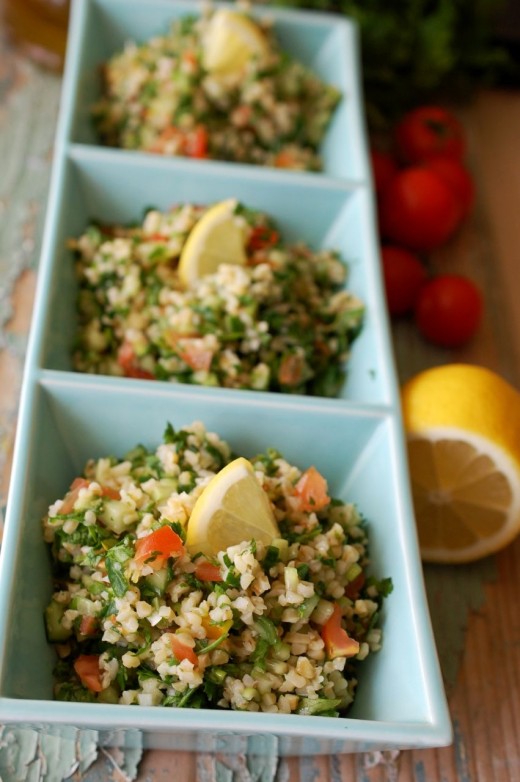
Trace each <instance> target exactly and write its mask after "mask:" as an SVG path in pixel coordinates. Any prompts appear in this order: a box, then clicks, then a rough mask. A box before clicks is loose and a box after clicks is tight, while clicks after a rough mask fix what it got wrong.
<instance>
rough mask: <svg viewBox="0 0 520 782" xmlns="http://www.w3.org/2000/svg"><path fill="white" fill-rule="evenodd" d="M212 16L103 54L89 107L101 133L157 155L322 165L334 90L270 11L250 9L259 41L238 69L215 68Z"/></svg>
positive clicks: (300, 166) (295, 166) (250, 20)
mask: <svg viewBox="0 0 520 782" xmlns="http://www.w3.org/2000/svg"><path fill="white" fill-rule="evenodd" d="M215 13H218V12H215ZM220 13H222V12H220ZM212 18H213V12H212V11H211V10H208V11H207V12H206V13H203V14H202V15H201V16H189V17H186V18H182V19H180V20H177V21H176V22H174V24H173V25H172V27H171V30H170V32H168V33H167V34H165V35H158V36H156V37H154V38H152V39H151V40H149V41H147V42H145V43H141V44H137V43H135V42H129V43H127V44H126V46H125V47H124V49H123V50H122V51H120V52H118V53H116V54H115V55H114V56H113V57H111V59H110V60H108V61H107V62H106V63H105V64H104V67H103V71H102V73H103V78H102V97H101V98H100V99H99V101H98V102H97V103H96V104H95V105H94V106H93V109H92V114H93V119H94V123H95V127H96V130H97V133H98V135H99V137H100V139H101V141H102V142H103V143H105V144H107V145H109V146H115V147H123V148H125V149H133V150H143V151H147V152H153V153H157V154H163V155H181V156H187V157H192V158H212V159H218V160H227V161H235V162H241V163H252V164H256V165H263V166H275V167H280V168H288V169H300V170H319V169H320V168H321V163H320V159H319V156H318V148H319V145H320V143H321V141H322V139H323V136H324V134H325V131H326V128H327V126H328V125H329V122H330V119H331V116H332V114H333V111H334V109H335V107H336V105H337V104H338V101H339V99H340V93H339V91H338V90H337V89H336V88H335V87H333V86H331V85H327V84H325V83H323V81H322V80H321V79H319V78H318V77H317V76H316V75H314V74H313V73H312V72H311V71H310V70H309V68H307V67H306V66H304V65H303V64H301V63H300V62H298V61H296V60H295V59H293V58H292V57H291V56H290V55H289V54H288V53H287V52H285V51H283V50H282V49H281V48H280V46H279V44H278V43H277V41H276V38H275V35H274V31H273V27H272V24H270V23H269V21H268V20H266V19H263V20H253V18H252V17H249V16H247V17H246V18H247V20H248V21H247V24H248V25H251V24H253V25H255V27H256V35H257V36H262V38H263V39H265V45H264V46H261V47H260V48H259V50H258V51H256V50H255V51H253V52H252V53H251V57H249V59H248V60H247V62H246V63H245V65H244V67H243V68H241V69H239V70H237V71H236V73H231V74H229V73H227V74H225V75H222V74H218V73H214V72H212V70H211V69H208V67H206V65H205V56H204V54H205V51H204V47H205V43H204V42H205V40H207V38H206V37H205V36H207V35H212V34H213V31H212V30H211V29H209V28H208V26H209V25H211V20H212ZM253 32H255V31H253ZM246 34H247V35H246V38H247V37H251V36H250V34H249V32H248V30H247V29H246ZM223 46H224V47H225V41H223Z"/></svg>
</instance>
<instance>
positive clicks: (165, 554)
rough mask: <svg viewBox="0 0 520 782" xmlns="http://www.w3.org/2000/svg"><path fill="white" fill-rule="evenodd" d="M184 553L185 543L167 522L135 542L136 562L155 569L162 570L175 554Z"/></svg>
mask: <svg viewBox="0 0 520 782" xmlns="http://www.w3.org/2000/svg"><path fill="white" fill-rule="evenodd" d="M182 554H184V544H183V542H182V540H181V539H180V537H179V536H178V535H177V533H176V532H174V531H173V530H172V528H171V527H169V526H168V525H167V524H165V525H164V526H162V527H159V529H156V530H155V531H154V532H151V533H150V535H147V536H146V537H145V538H139V540H138V541H137V543H136V544H135V557H134V559H135V560H136V562H139V563H144V562H146V564H147V565H150V567H151V568H152V569H153V570H160V569H161V568H162V567H163V566H164V564H165V563H166V560H167V559H168V558H169V557H172V556H174V555H176V556H181V555H182Z"/></svg>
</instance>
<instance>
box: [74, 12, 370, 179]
mask: <svg viewBox="0 0 520 782" xmlns="http://www.w3.org/2000/svg"><path fill="white" fill-rule="evenodd" d="M227 5H228V6H230V7H233V6H232V5H231V4H227ZM220 6H226V3H214V7H215V8H217V7H220ZM202 7H203V3H202V2H198V1H197V0H178V1H176V0H147V2H146V3H142V2H140V1H139V0H85V1H83V0H80V2H77V3H76V4H75V6H74V8H73V15H72V23H71V26H70V32H69V44H68V55H67V65H66V78H65V82H64V90H63V101H62V112H63V123H62V125H61V131H60V133H61V137H62V138H63V139H64V140H66V141H70V142H75V143H80V144H89V145H93V144H94V145H96V144H98V143H99V141H98V139H97V136H96V134H95V130H94V126H93V123H92V117H91V107H92V105H93V103H94V102H95V101H96V100H97V99H98V98H99V96H100V84H101V82H100V78H101V77H100V69H101V66H102V64H103V63H104V62H106V61H107V59H109V58H110V57H111V56H112V55H113V54H115V53H116V52H118V51H120V50H121V49H122V48H123V46H124V45H125V43H127V42H128V41H130V40H132V41H136V42H138V43H143V42H145V41H147V40H148V39H149V38H150V37H152V36H154V35H162V34H164V33H166V32H167V31H168V30H169V28H170V26H171V23H172V22H173V21H174V20H175V19H179V18H182V17H185V16H187V15H192V16H193V15H196V14H198V13H200V12H201V9H202ZM253 14H254V15H257V16H258V17H261V16H268V17H270V18H272V19H274V29H275V31H276V35H277V37H278V39H279V41H280V45H281V46H282V48H283V49H284V50H285V51H287V52H288V53H289V54H290V55H292V56H293V57H295V58H296V59H298V60H299V61H300V62H302V63H303V64H304V65H306V66H308V67H309V68H310V69H311V70H312V71H313V72H314V73H315V74H316V75H317V76H319V77H320V78H321V79H322V80H323V81H324V82H326V83H327V84H331V85H334V86H335V87H337V88H338V89H339V91H340V92H341V95H342V100H341V102H340V104H339V105H338V107H337V109H336V111H335V113H334V116H333V118H332V121H331V123H330V126H329V128H328V130H327V133H326V136H325V138H324V140H323V143H322V146H321V149H320V154H321V157H322V162H323V173H324V174H326V175H327V176H330V177H334V178H340V179H357V180H359V179H362V180H368V178H369V171H368V157H367V152H366V144H365V138H364V123H363V114H362V100H361V89H360V84H359V53H358V36H357V28H356V26H355V24H354V23H353V22H351V21H350V20H348V19H346V18H345V17H342V16H337V15H332V14H324V13H316V12H302V11H291V10H287V9H280V8H277V7H269V8H262V7H260V6H254V7H253ZM121 154H123V155H124V156H125V157H127V156H128V155H130V154H134V153H133V152H131V151H130V152H128V151H126V152H121ZM195 165H197V163H195Z"/></svg>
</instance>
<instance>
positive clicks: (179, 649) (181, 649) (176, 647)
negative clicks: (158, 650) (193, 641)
mask: <svg viewBox="0 0 520 782" xmlns="http://www.w3.org/2000/svg"><path fill="white" fill-rule="evenodd" d="M170 640H171V645H172V651H173V654H174V657H175V658H176V659H177V660H178V661H179V662H181V661H182V660H189V661H190V663H193V665H197V664H198V662H199V660H198V657H197V655H196V654H195V652H194V650H193V649H192V648H191V646H188V645H187V644H183V643H182V641H180V640H179V639H178V638H177V636H176V635H172V636H171V637H170Z"/></svg>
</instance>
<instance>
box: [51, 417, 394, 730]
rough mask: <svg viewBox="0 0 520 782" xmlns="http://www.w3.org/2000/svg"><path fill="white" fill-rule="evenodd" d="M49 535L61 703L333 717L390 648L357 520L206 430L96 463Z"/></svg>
mask: <svg viewBox="0 0 520 782" xmlns="http://www.w3.org/2000/svg"><path fill="white" fill-rule="evenodd" d="M43 530H44V537H45V540H46V541H47V542H48V544H49V546H50V548H51V551H52V558H53V563H54V565H53V568H54V577H55V591H54V594H53V596H52V600H51V602H50V603H49V605H48V607H47V609H46V627H47V635H48V639H49V641H51V642H52V643H53V644H54V645H55V648H56V651H57V653H58V657H59V661H58V663H57V665H56V669H55V697H56V698H58V699H62V700H72V701H91V702H94V701H97V702H106V703H122V704H138V705H148V706H150V705H155V706H158V705H162V706H176V707H190V708H201V707H204V708H217V709H238V710H246V711H264V712H281V713H297V714H302V715H308V714H314V715H326V716H335V715H339V714H343V713H344V712H345V710H347V709H348V707H349V706H350V704H351V703H352V701H353V699H354V697H355V692H356V684H357V670H358V666H359V664H360V663H361V661H362V660H364V659H365V658H367V657H368V656H369V655H371V654H373V653H375V652H377V651H378V650H379V649H380V647H381V643H382V630H381V627H380V621H379V613H380V609H381V606H382V603H383V601H384V598H385V597H386V596H387V595H388V594H389V592H390V591H391V589H392V583H391V580H390V579H389V578H383V579H380V580H378V579H377V578H375V577H374V576H371V575H368V572H367V566H368V563H369V559H368V539H367V530H366V527H365V523H364V520H363V518H362V516H361V514H360V512H359V511H358V509H357V508H356V507H355V506H354V505H353V504H349V503H347V502H344V501H342V500H337V499H333V498H331V497H330V496H329V494H328V486H327V481H326V478H325V477H324V476H322V475H321V474H320V473H319V472H318V471H317V470H316V468H315V467H313V466H312V465H311V466H307V467H306V468H305V469H302V468H300V467H298V466H296V465H294V464H290V463H289V462H288V461H286V460H285V459H284V457H283V456H282V455H281V454H280V453H279V452H277V451H276V450H274V449H268V450H267V451H266V452H264V453H261V454H259V455H257V456H255V457H254V458H252V459H251V460H247V459H245V458H243V457H237V456H236V454H234V453H233V452H232V450H231V447H230V445H229V444H228V443H227V442H226V441H224V440H223V439H222V438H221V437H219V436H218V435H217V434H215V433H212V432H210V431H207V430H206V428H205V426H204V425H203V424H202V423H200V422H195V423H193V424H191V425H189V426H185V427H182V428H179V429H178V430H175V429H174V428H173V427H172V426H171V425H170V424H168V426H167V428H166V431H165V434H164V438H163V442H162V443H161V444H160V445H159V446H158V447H157V448H156V449H155V450H150V449H148V448H146V447H144V446H143V445H137V446H136V447H135V448H133V449H132V450H131V451H130V452H128V453H127V454H126V455H125V456H124V457H123V458H115V457H105V458H98V459H92V460H90V461H89V462H88V463H87V465H86V467H85V471H84V473H83V475H81V476H79V477H78V478H76V480H75V481H74V482H73V483H72V485H71V487H70V489H69V491H68V492H67V493H66V494H65V496H64V497H62V498H60V499H58V500H56V501H55V502H54V503H53V504H52V505H51V506H50V508H49V511H48V514H47V515H46V516H45V518H44V520H43Z"/></svg>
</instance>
